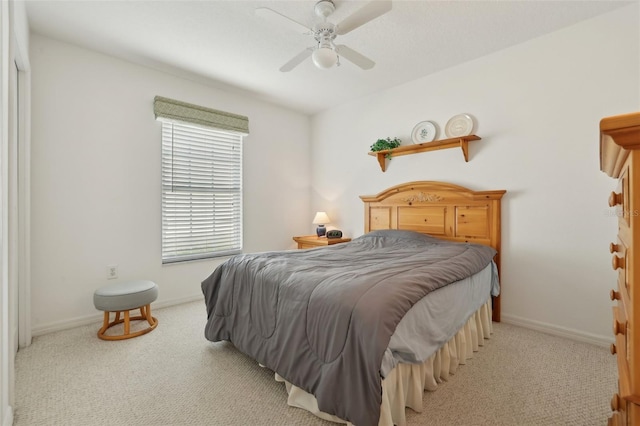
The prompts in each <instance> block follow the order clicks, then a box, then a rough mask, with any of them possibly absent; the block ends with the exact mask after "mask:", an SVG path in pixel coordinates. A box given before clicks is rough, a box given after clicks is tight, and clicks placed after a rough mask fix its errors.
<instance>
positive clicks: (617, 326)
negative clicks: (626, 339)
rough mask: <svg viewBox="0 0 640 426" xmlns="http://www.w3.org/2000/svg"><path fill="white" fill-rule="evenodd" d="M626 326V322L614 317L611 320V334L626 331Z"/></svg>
mask: <svg viewBox="0 0 640 426" xmlns="http://www.w3.org/2000/svg"><path fill="white" fill-rule="evenodd" d="M626 328H627V325H626V324H623V323H621V322H620V321H618V320H616V319H614V320H613V334H614V335H615V336H617V335H618V334H624V333H625V332H626Z"/></svg>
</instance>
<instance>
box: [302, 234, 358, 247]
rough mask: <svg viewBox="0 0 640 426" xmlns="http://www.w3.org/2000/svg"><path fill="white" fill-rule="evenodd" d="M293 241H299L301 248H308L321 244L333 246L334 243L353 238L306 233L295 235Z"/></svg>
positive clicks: (344, 241)
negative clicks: (300, 235) (318, 235)
mask: <svg viewBox="0 0 640 426" xmlns="http://www.w3.org/2000/svg"><path fill="white" fill-rule="evenodd" d="M293 241H295V242H296V243H298V248H299V249H308V248H314V247H321V246H331V245H334V244H340V243H346V242H349V241H351V238H327V237H317V236H315V235H304V236H302V237H293Z"/></svg>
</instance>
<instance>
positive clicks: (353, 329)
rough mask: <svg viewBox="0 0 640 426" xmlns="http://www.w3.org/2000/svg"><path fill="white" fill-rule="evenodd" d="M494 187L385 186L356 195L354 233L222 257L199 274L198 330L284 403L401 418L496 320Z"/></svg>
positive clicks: (370, 421)
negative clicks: (246, 362) (358, 212)
mask: <svg viewBox="0 0 640 426" xmlns="http://www.w3.org/2000/svg"><path fill="white" fill-rule="evenodd" d="M504 193H505V191H502V190H500V191H482V192H476V191H471V190H469V189H466V188H463V187H460V186H457V185H452V184H448V183H442V182H430V181H422V182H410V183H406V184H402V185H397V186H394V187H392V188H389V189H387V190H385V191H383V192H381V193H379V194H377V195H374V196H362V197H361V198H362V200H363V202H364V205H365V220H364V222H365V233H364V235H362V236H360V237H358V238H354V239H353V240H352V241H351V242H349V243H343V244H338V245H333V246H327V247H321V248H315V249H310V250H296V251H280V252H268V253H254V254H244V255H238V256H234V257H233V258H231V259H229V260H228V261H226V262H224V263H223V264H222V265H220V266H218V267H217V268H216V269H215V270H214V272H213V273H212V274H211V275H210V276H209V277H208V278H207V279H206V280H205V281H203V283H202V290H203V294H204V296H205V302H206V305H207V315H208V321H207V325H206V328H205V337H206V338H207V339H209V340H211V341H220V340H228V341H230V342H232V343H233V344H234V345H235V346H236V347H237V348H238V349H239V350H240V351H242V352H244V353H246V354H248V355H249V356H251V357H253V358H254V359H256V361H257V362H259V363H260V364H261V365H263V366H265V367H267V368H269V369H271V370H273V371H274V372H275V376H276V379H277V380H281V381H283V382H285V385H286V389H287V391H288V393H289V398H288V403H289V404H290V405H293V406H297V407H301V408H304V409H306V410H308V411H310V412H312V413H314V414H316V415H318V416H319V417H322V418H325V419H327V420H331V421H336V422H343V423H350V424H355V425H357V426H367V425H376V424H378V425H392V424H398V425H403V424H404V423H405V407H411V408H413V409H414V410H416V411H421V408H422V407H421V405H422V396H423V392H424V390H425V389H427V390H434V389H435V388H436V387H437V383H438V382H439V381H441V380H446V379H447V378H448V377H449V375H450V374H453V373H455V371H456V368H457V366H458V365H459V364H462V363H464V361H465V360H466V359H468V358H469V357H470V356H471V355H472V353H473V351H477V350H478V346H480V345H482V344H483V341H484V339H485V338H488V337H489V336H490V334H491V318H492V317H493V320H495V321H499V319H500V299H499V286H498V279H497V278H498V274H499V265H500V257H499V253H500V250H499V249H500V201H501V198H502V195H503V194H504ZM492 296H493V297H492ZM427 324H429V326H427Z"/></svg>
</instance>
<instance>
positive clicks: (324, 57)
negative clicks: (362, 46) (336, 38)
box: [311, 47, 338, 69]
mask: <svg viewBox="0 0 640 426" xmlns="http://www.w3.org/2000/svg"><path fill="white" fill-rule="evenodd" d="M311 59H312V60H313V63H314V64H316V67H318V68H322V69H329V68H331V67H332V66H334V65H335V64H336V63H337V62H338V54H337V53H336V52H335V51H334V50H333V49H331V48H329V47H321V48H319V49H316V50H314V51H313V55H311Z"/></svg>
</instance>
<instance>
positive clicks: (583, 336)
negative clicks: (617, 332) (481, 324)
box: [501, 313, 614, 347]
mask: <svg viewBox="0 0 640 426" xmlns="http://www.w3.org/2000/svg"><path fill="white" fill-rule="evenodd" d="M501 321H502V322H504V323H507V324H513V325H517V326H520V327H524V328H530V329H532V330H536V331H541V332H543V333H547V334H552V335H554V336H559V337H564V338H567V339H571V340H576V341H578V342H584V343H591V344H592V345H597V346H604V347H608V346H609V345H610V344H611V343H613V342H614V338H613V336H601V335H598V334H591V333H585V332H584V331H579V330H574V329H572V328H566V327H561V326H558V325H553V324H549V323H545V322H541V321H534V320H530V319H526V318H521V317H518V316H515V315H509V314H504V313H503V314H502V315H501Z"/></svg>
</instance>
